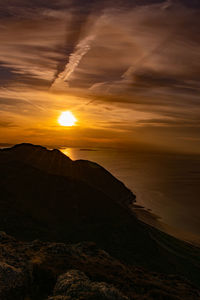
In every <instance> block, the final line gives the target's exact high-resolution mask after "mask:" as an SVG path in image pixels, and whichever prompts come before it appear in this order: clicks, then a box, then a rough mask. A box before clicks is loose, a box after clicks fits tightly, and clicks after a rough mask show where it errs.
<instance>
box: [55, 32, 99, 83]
mask: <svg viewBox="0 0 200 300" xmlns="http://www.w3.org/2000/svg"><path fill="white" fill-rule="evenodd" d="M94 38H95V35H89V36H88V37H86V38H84V39H83V40H82V41H80V43H78V45H77V46H76V48H75V51H74V53H72V54H71V55H70V57H69V62H68V63H67V64H66V66H65V69H64V71H63V72H61V73H60V74H59V75H58V77H57V78H55V80H54V81H53V82H52V84H51V87H50V88H52V87H55V86H56V85H57V84H59V83H61V82H63V81H67V80H68V79H69V78H70V76H71V75H72V73H73V72H74V71H75V69H76V68H77V67H78V65H79V63H80V62H81V60H82V58H83V57H84V56H85V55H86V54H87V52H88V51H89V50H90V48H91V43H92V41H93V40H94Z"/></svg>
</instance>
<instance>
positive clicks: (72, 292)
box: [48, 270, 128, 300]
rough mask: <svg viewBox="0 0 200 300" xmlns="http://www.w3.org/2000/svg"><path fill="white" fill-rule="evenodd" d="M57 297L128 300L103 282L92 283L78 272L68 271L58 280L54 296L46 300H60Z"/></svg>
mask: <svg viewBox="0 0 200 300" xmlns="http://www.w3.org/2000/svg"><path fill="white" fill-rule="evenodd" d="M59 297H63V299H69V300H75V299H76V300H78V299H82V300H84V299H85V300H87V299H88V300H89V299H96V300H98V299H99V300H100V299H102V300H128V298H127V297H126V296H124V295H123V294H122V293H120V292H119V290H117V289H116V288H115V287H113V286H112V285H110V284H106V283H105V282H93V281H91V280H89V278H88V277H87V276H86V275H85V274H84V273H83V272H80V271H78V270H70V271H68V272H67V273H65V274H63V275H61V276H60V277H59V278H58V280H57V283H56V286H55V289H54V296H53V297H49V298H48V300H57V299H62V298H59ZM66 297H67V298H66Z"/></svg>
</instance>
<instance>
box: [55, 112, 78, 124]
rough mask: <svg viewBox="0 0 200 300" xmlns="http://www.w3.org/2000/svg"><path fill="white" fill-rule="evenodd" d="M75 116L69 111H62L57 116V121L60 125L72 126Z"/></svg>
mask: <svg viewBox="0 0 200 300" xmlns="http://www.w3.org/2000/svg"><path fill="white" fill-rule="evenodd" d="M76 121H77V120H76V118H75V117H74V115H73V114H72V113H71V111H69V110H68V111H63V112H62V113H61V115H60V117H59V118H58V123H59V124H60V125H61V126H74V125H75V123H76Z"/></svg>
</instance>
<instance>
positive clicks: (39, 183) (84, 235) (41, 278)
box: [0, 144, 200, 300]
mask: <svg viewBox="0 0 200 300" xmlns="http://www.w3.org/2000/svg"><path fill="white" fill-rule="evenodd" d="M0 195H1V196H0V208H1V209H0V230H1V231H2V232H1V234H0V300H11V299H12V300H13V299H15V300H47V299H48V300H71V299H74V300H75V299H76V300H79V299H80V300H86V299H88V300H98V299H110V300H112V299H115V300H117V299H152V300H153V299H155V300H156V299H161V300H162V299H166V300H168V299H169V300H170V299H179V300H180V299H186V300H190V299H194V300H197V299H200V292H199V290H200V249H199V248H197V247H194V246H192V245H190V244H187V243H185V242H183V241H180V240H177V239H175V238H173V237H171V236H169V235H167V234H165V233H163V232H161V231H159V230H157V229H155V228H153V227H151V226H149V225H147V224H144V223H143V222H141V221H139V220H138V219H137V217H136V216H135V215H134V214H133V212H132V211H131V209H130V205H131V204H132V203H133V202H134V201H135V196H134V195H133V193H132V192H131V191H130V190H129V189H127V188H126V187H125V185H124V184H123V183H122V182H120V181H119V180H117V179H116V178H115V177H114V176H112V174H110V173H109V172H108V171H106V170H105V169H104V168H102V167H101V166H99V165H98V164H96V163H92V162H89V161H83V160H79V161H72V160H71V159H70V158H68V157H67V156H65V155H64V154H62V153H61V152H60V151H58V150H48V149H46V148H44V147H41V146H34V145H31V144H20V145H16V146H14V147H12V148H8V149H1V150H0ZM3 232H6V233H3ZM100 249H102V250H100ZM108 253H109V254H108Z"/></svg>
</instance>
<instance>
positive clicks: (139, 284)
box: [0, 232, 200, 300]
mask: <svg viewBox="0 0 200 300" xmlns="http://www.w3.org/2000/svg"><path fill="white" fill-rule="evenodd" d="M199 297H200V292H199V290H198V289H197V288H195V287H194V286H193V285H192V284H190V283H189V282H188V281H186V280H184V279H183V278H180V277H178V276H174V275H164V274H162V275H161V274H159V273H152V272H149V271H147V270H145V269H144V268H139V267H134V266H127V265H125V264H123V263H121V262H120V261H119V260H117V259H115V258H113V257H111V256H110V255H109V254H107V253H106V252H105V251H103V250H100V249H98V248H97V247H96V245H95V244H94V243H86V242H85V243H78V244H75V245H72V244H64V243H45V242H41V241H39V240H35V241H33V242H20V241H17V240H16V239H15V238H13V237H11V236H8V235H6V234H5V233H4V232H0V299H2V300H11V299H12V300H13V299H15V300H18V299H24V300H25V299H26V300H28V299H31V300H36V299H37V300H40V299H41V300H42V299H44V300H45V299H46V300H47V299H48V300H72V299H73V300H79V299H81V300H89V299H93V300H98V299H99V300H100V299H102V300H104V299H105V300H107V299H108V300H112V299H113V300H128V299H130V300H131V299H133V300H134V299H152V300H155V299H166V300H170V299H171V300H173V299H174V300H175V299H177V300H178V299H179V300H180V299H187V300H190V299H191V300H192V299H193V300H194V299H199Z"/></svg>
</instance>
